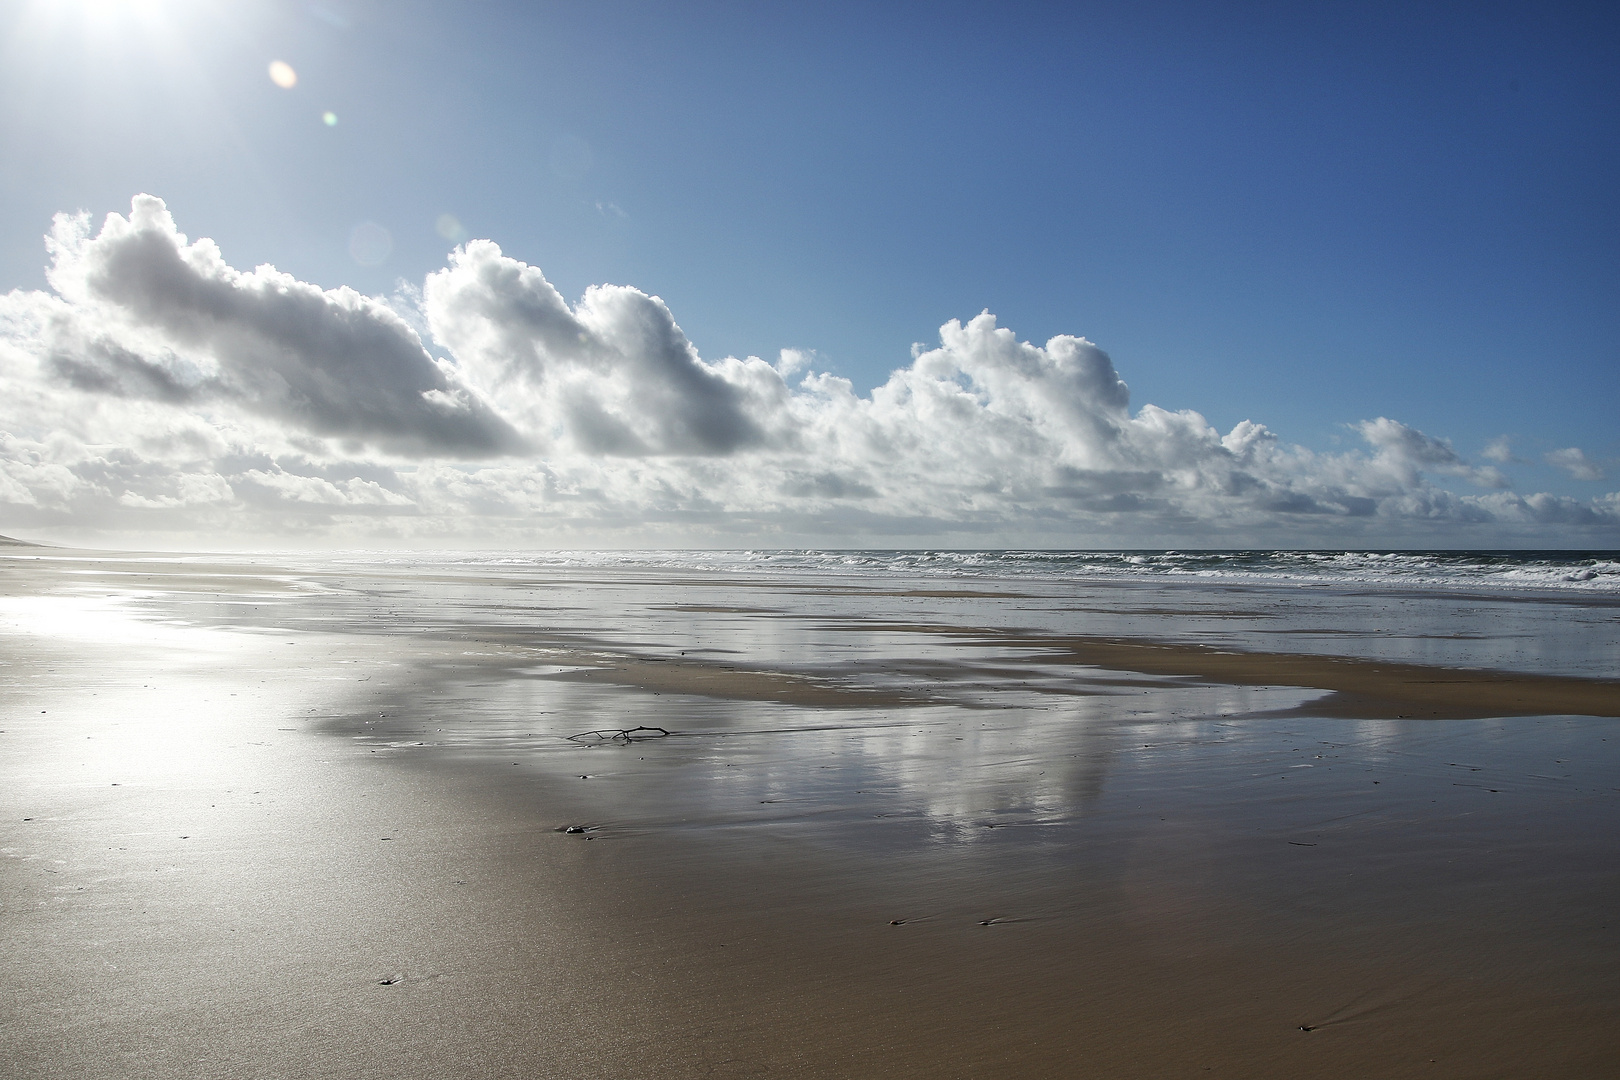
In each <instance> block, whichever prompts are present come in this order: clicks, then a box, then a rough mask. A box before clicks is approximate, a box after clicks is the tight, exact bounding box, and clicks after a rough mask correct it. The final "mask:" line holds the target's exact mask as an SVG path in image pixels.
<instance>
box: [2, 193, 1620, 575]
mask: <svg viewBox="0 0 1620 1080" xmlns="http://www.w3.org/2000/svg"><path fill="white" fill-rule="evenodd" d="M47 249H48V252H49V255H50V260H51V263H50V268H49V270H48V273H47V276H48V281H49V283H50V286H51V291H50V292H41V291H16V292H12V293H10V294H8V295H6V296H4V297H0V391H3V393H0V515H3V516H4V520H5V521H6V523H7V528H6V531H9V532H18V531H21V532H28V531H30V530H32V531H34V532H43V533H46V534H54V535H62V536H69V535H76V536H95V535H108V536H116V535H121V534H122V535H133V534H141V535H148V534H154V533H163V532H169V533H171V534H174V535H176V536H177V537H178V536H181V535H184V536H185V537H187V538H189V539H190V540H191V542H199V543H204V544H207V543H212V544H214V545H218V544H224V543H230V544H236V545H243V544H248V545H251V544H253V543H255V542H257V543H262V544H266V545H282V544H288V543H345V544H366V543H410V542H421V543H449V544H464V545H468V546H474V545H481V544H502V543H528V544H545V543H560V544H568V543H578V542H587V543H597V544H614V543H622V544H630V545H643V546H646V545H654V546H656V545H659V544H669V545H672V546H673V545H681V544H711V545H730V546H762V545H770V546H775V545H795V544H820V545H835V544H836V545H847V546H861V545H867V544H879V543H904V544H907V545H912V546H914V545H919V544H946V543H951V544H958V545H964V546H969V545H979V544H984V545H1007V546H1036V545H1041V546H1050V545H1057V546H1100V545H1113V544H1130V545H1141V546H1166V545H1174V546H1189V545H1192V544H1207V545H1209V546H1228V545H1232V544H1267V545H1288V544H1307V545H1308V544H1339V543H1346V544H1348V543H1356V544H1365V545H1397V544H1411V543H1433V544H1437V545H1438V544H1452V545H1454V546H1476V545H1478V544H1482V543H1487V542H1503V541H1504V540H1505V539H1509V538H1517V539H1518V540H1520V541H1532V542H1533V541H1536V540H1538V539H1539V540H1541V541H1543V542H1552V539H1553V538H1555V537H1556V538H1560V539H1561V540H1567V538H1568V537H1570V536H1571V535H1572V534H1571V531H1570V530H1575V531H1576V532H1577V533H1578V534H1579V535H1580V536H1582V537H1590V538H1591V540H1590V542H1593V543H1600V542H1613V541H1614V539H1615V537H1616V536H1617V535H1620V494H1610V495H1607V496H1604V497H1601V498H1598V499H1594V500H1587V501H1581V500H1576V499H1572V498H1569V497H1565V496H1554V495H1549V494H1533V495H1525V496H1521V495H1518V494H1515V493H1514V492H1512V491H1511V490H1509V481H1508V478H1507V477H1506V476H1505V475H1504V473H1503V472H1502V471H1501V470H1500V469H1498V468H1497V467H1496V466H1495V465H1473V464H1470V463H1469V462H1467V461H1465V460H1464V459H1463V458H1462V457H1461V456H1460V455H1459V454H1457V452H1456V451H1455V450H1454V449H1453V448H1452V447H1451V446H1450V444H1449V443H1447V442H1446V441H1444V440H1442V439H1437V438H1434V437H1432V436H1429V435H1426V434H1424V433H1423V432H1421V431H1418V430H1416V429H1414V428H1411V427H1409V426H1406V425H1404V424H1401V423H1399V422H1397V421H1395V420H1391V419H1388V418H1384V417H1379V418H1375V419H1372V420H1367V421H1364V422H1361V423H1359V424H1356V425H1353V430H1354V431H1355V433H1356V434H1357V435H1358V436H1359V437H1360V439H1361V441H1362V443H1363V447H1362V448H1360V449H1356V450H1352V451H1348V452H1344V453H1335V454H1319V453H1313V452H1312V451H1310V450H1307V449H1304V448H1301V447H1298V446H1291V445H1288V444H1285V443H1283V442H1282V441H1280V440H1279V439H1278V438H1277V437H1276V436H1275V435H1274V434H1273V433H1272V432H1270V431H1269V430H1267V429H1266V427H1265V426H1264V425H1262V424H1259V423H1254V422H1251V421H1244V422H1243V423H1241V424H1238V425H1237V426H1236V427H1235V428H1233V429H1232V430H1231V431H1229V432H1225V433H1221V432H1219V431H1217V430H1215V429H1214V428H1213V427H1211V426H1210V424H1209V423H1208V422H1207V421H1205V419H1204V418H1203V417H1202V416H1201V415H1199V414H1198V413H1196V412H1192V411H1180V412H1170V411H1167V410H1164V409H1161V408H1158V407H1156V406H1154V405H1143V406H1141V407H1140V408H1139V409H1136V410H1135V411H1132V408H1131V403H1130V393H1129V390H1128V388H1127V387H1126V384H1125V382H1124V381H1123V380H1122V379H1121V378H1120V376H1119V373H1118V372H1117V371H1116V370H1115V368H1114V365H1113V362H1112V361H1111V360H1110V358H1109V357H1108V355H1107V354H1106V353H1104V352H1103V351H1102V350H1101V349H1099V348H1098V347H1097V346H1096V345H1093V344H1092V343H1091V342H1089V341H1087V340H1085V339H1084V338H1081V337H1072V336H1068V335H1059V336H1057V337H1054V338H1052V339H1051V340H1049V341H1047V342H1046V343H1045V344H1044V345H1036V344H1032V343H1030V342H1025V341H1020V340H1018V338H1017V337H1016V335H1015V334H1014V333H1013V332H1012V331H1011V330H1009V329H1007V328H1004V327H1001V326H998V325H997V322H996V319H995V317H994V316H993V315H991V314H989V313H988V312H985V313H983V314H980V315H978V316H977V317H974V318H972V319H969V320H967V321H966V322H961V321H958V320H952V321H950V322H948V323H946V324H945V325H944V326H943V327H941V328H940V333H939V343H938V345H937V346H935V347H933V348H923V347H920V346H919V347H917V348H916V349H915V350H914V355H913V356H912V357H911V358H910V361H909V363H907V364H905V365H904V366H902V367H899V368H897V369H896V370H895V371H894V372H893V373H892V374H891V375H890V377H889V379H888V381H887V382H885V383H884V384H882V385H881V386H878V387H876V388H875V389H873V390H872V391H871V392H870V393H869V394H864V395H863V394H860V393H857V391H856V389H855V387H854V386H853V385H852V384H851V383H849V382H848V381H847V380H844V379H841V378H837V377H835V376H832V375H829V374H825V373H818V372H816V371H813V370H810V371H802V370H801V369H803V368H804V367H805V357H804V356H803V354H800V353H796V352H793V351H791V350H788V351H784V353H783V354H782V356H781V357H780V358H779V359H778V360H777V361H776V362H775V363H768V362H766V361H764V360H762V359H760V358H758V357H748V358H746V359H737V358H734V357H728V358H725V359H721V360H716V361H707V360H704V359H703V358H702V356H701V355H700V354H699V352H698V350H697V349H696V348H695V347H694V346H693V344H692V343H691V342H690V341H688V340H687V338H686V335H685V334H684V333H683V332H682V330H681V328H680V325H679V324H678V323H677V322H676V320H675V318H674V316H673V314H672V313H671V312H670V310H669V308H668V307H667V306H666V305H665V304H664V302H663V301H662V300H660V299H659V298H658V297H656V296H649V295H647V294H646V293H644V292H641V291H639V290H637V289H634V288H629V287H625V286H611V285H604V286H597V287H593V288H591V289H589V290H587V292H586V293H585V295H584V296H583V297H582V298H581V299H580V300H579V302H578V303H576V304H573V305H570V304H569V303H568V302H567V301H566V300H565V299H564V298H563V297H562V296H561V295H560V294H559V293H558V291H557V290H556V289H555V288H554V287H553V286H552V285H551V283H550V282H548V281H547V280H546V278H545V276H544V275H543V274H542V273H541V271H540V270H539V269H538V268H536V267H533V266H529V265H527V264H525V263H523V262H520V261H518V260H516V259H513V258H511V257H509V256H507V255H505V254H503V253H502V251H501V250H500V248H499V247H497V246H496V245H495V244H494V243H492V242H490V241H488V240H477V241H472V242H469V243H467V244H465V245H464V246H462V247H460V248H457V249H456V251H455V252H454V253H453V254H452V255H451V257H450V260H449V265H448V266H446V267H445V268H444V269H442V270H439V271H437V272H435V273H433V274H431V275H429V276H428V278H427V279H426V281H425V282H424V283H423V284H422V286H421V288H420V290H418V291H415V292H414V294H413V295H412V296H411V297H410V298H408V299H405V300H402V299H398V298H396V299H395V300H393V301H384V300H380V299H377V298H371V297H365V296H362V295H360V294H358V293H356V292H354V291H352V290H350V289H346V288H342V289H333V290H322V289H320V288H319V287H317V286H315V285H311V284H309V283H306V282H301V281H298V280H296V279H294V278H292V277H290V276H289V275H286V274H283V273H280V272H279V271H277V270H275V269H274V268H273V267H270V266H260V267H257V268H255V269H253V270H252V271H241V270H237V269H235V268H233V267H231V266H230V265H229V264H228V263H227V262H226V261H225V259H224V257H223V255H222V254H221V252H220V251H219V249H218V247H217V246H216V245H215V244H214V243H213V242H212V241H209V240H206V239H202V240H197V241H195V242H192V241H189V240H188V239H187V238H186V237H185V236H184V235H183V234H181V233H180V232H179V231H178V229H177V227H176V225H175V222H174V220H173V219H172V217H171V216H170V214H169V212H168V210H167V208H166V207H165V206H164V204H163V203H162V201H161V200H159V199H156V198H153V197H151V196H146V195H142V196H139V197H137V198H136V199H135V200H134V201H133V204H132V207H131V212H130V215H129V216H128V217H127V218H125V217H123V216H120V215H117V214H112V215H109V216H108V217H107V219H106V221H105V223H104V224H103V225H102V226H101V228H100V229H99V231H96V232H95V233H94V234H93V235H92V232H91V227H90V222H89V219H88V216H87V215H79V216H67V215H60V216H58V218H57V220H56V222H55V226H54V228H53V230H52V232H51V235H50V236H49V237H48V239H47ZM1486 456H1487V457H1490V458H1492V459H1493V460H1496V461H1499V462H1501V461H1505V460H1506V455H1500V454H1487V455H1486ZM1548 460H1549V461H1550V462H1551V463H1553V464H1555V465H1557V466H1559V467H1561V468H1564V469H1566V470H1567V471H1569V472H1570V473H1571V475H1573V476H1576V477H1578V478H1585V479H1594V478H1597V477H1599V476H1601V475H1602V474H1601V471H1600V470H1599V469H1598V468H1597V466H1595V465H1594V464H1592V463H1591V462H1590V461H1589V460H1588V459H1587V458H1586V457H1585V455H1584V454H1583V453H1582V452H1581V451H1580V450H1578V449H1574V448H1571V449H1567V450H1560V451H1557V452H1556V453H1555V454H1553V455H1551V456H1550V457H1549V459H1548ZM1448 485H1449V486H1448ZM1453 487H1457V488H1460V489H1461V490H1460V491H1454V490H1452V488H1453Z"/></svg>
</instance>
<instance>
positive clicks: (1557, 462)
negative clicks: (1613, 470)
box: [1543, 446, 1603, 480]
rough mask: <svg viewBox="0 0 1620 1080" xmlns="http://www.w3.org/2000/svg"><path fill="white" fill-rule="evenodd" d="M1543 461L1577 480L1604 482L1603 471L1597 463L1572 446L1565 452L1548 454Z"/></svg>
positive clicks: (1555, 451) (1557, 451)
mask: <svg viewBox="0 0 1620 1080" xmlns="http://www.w3.org/2000/svg"><path fill="white" fill-rule="evenodd" d="M1543 460H1544V461H1546V462H1547V464H1549V465H1553V466H1556V467H1557V468H1560V469H1563V470H1564V471H1565V472H1567V473H1569V475H1570V476H1572V477H1574V478H1575V479H1576V480H1602V479H1603V470H1602V469H1601V468H1599V467H1598V464H1597V462H1595V461H1593V460H1592V459H1590V458H1588V457H1587V456H1586V453H1585V452H1584V451H1582V450H1581V449H1580V448H1579V447H1575V446H1571V447H1567V448H1566V449H1563V450H1553V451H1550V452H1548V453H1547V454H1546V455H1545V456H1544V457H1543Z"/></svg>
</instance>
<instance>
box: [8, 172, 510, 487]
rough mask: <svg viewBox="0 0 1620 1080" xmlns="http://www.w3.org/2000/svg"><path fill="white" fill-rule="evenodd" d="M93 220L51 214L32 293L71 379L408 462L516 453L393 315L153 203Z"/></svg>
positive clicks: (49, 348)
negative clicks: (258, 418) (248, 417)
mask: <svg viewBox="0 0 1620 1080" xmlns="http://www.w3.org/2000/svg"><path fill="white" fill-rule="evenodd" d="M88 224H89V222H88V218H87V217H86V216H84V215H80V216H77V217H69V216H66V215H59V216H58V217H57V219H56V226H55V228H54V229H53V230H52V233H51V237H50V240H49V244H48V247H49V250H50V252H51V256H52V266H51V268H50V270H49V271H48V274H47V277H48V279H49V281H50V283H51V286H52V287H53V288H54V289H55V290H56V292H57V296H56V297H54V298H48V297H43V296H36V297H34V298H32V299H33V300H34V303H33V305H32V308H33V310H32V311H31V312H27V313H26V314H25V315H24V317H25V318H27V317H28V316H31V322H32V323H33V326H32V329H33V330H34V333H35V335H37V336H36V338H35V344H34V349H35V351H36V352H37V354H38V355H39V356H40V358H41V359H42V361H43V362H44V365H45V370H46V372H47V373H48V374H49V375H50V376H52V377H53V378H54V379H55V380H56V381H58V382H59V383H60V384H62V385H63V386H66V387H71V388H73V389H75V390H79V391H84V392H87V393H90V394H102V395H108V396H111V397H117V398H144V399H149V400H154V401H160V402H163V403H166V404H170V405H197V404H206V403H223V404H229V405H232V406H235V407H237V408H240V409H242V410H243V411H245V412H248V413H254V414H259V415H262V416H266V417H271V418H274V419H276V420H279V421H281V422H284V423H287V424H291V425H293V426H295V427H297V428H300V429H303V430H305V431H308V432H310V433H312V434H316V435H328V436H347V437H351V438H354V439H358V440H362V441H365V442H369V443H372V444H374V445H377V446H379V447H383V448H387V449H390V450H394V451H397V452H401V453H410V454H422V455H428V454H462V455H472V456H488V455H491V454H495V453H500V452H503V451H510V450H515V449H517V448H519V447H520V446H521V445H522V440H521V439H520V438H519V437H518V436H517V433H516V432H515V431H514V430H513V429H512V428H511V427H510V426H508V425H507V424H506V423H505V422H504V421H502V420H501V419H500V418H499V417H498V416H497V415H496V414H495V413H494V412H493V411H492V410H490V409H489V407H488V406H487V405H485V404H484V403H483V402H482V400H480V399H479V398H477V397H476V396H475V395H473V394H471V393H469V392H468V391H467V390H466V389H465V388H464V387H462V386H460V385H459V384H458V383H457V381H456V380H455V378H454V373H453V372H451V371H447V370H445V369H444V368H442V367H441V366H440V365H439V364H437V363H435V361H434V360H433V358H432V356H431V355H429V353H428V352H427V350H426V349H425V348H423V346H422V343H421V341H420V340H419V339H418V338H417V336H416V334H415V333H414V332H413V331H412V330H411V329H410V327H409V326H407V325H406V323H405V322H404V320H402V319H401V318H400V317H399V316H398V315H397V314H395V313H394V312H393V311H392V310H390V309H389V308H388V307H387V306H385V305H383V304H381V303H378V302H377V301H374V300H371V299H369V298H367V297H364V296H361V295H360V294H359V293H356V292H354V291H353V290H352V289H347V288H343V289H334V290H331V291H324V290H322V289H320V288H318V287H316V286H314V285H310V284H307V283H305V282H301V281H297V280H295V279H293V278H292V277H290V276H289V275H287V274H282V273H279V272H277V271H276V270H275V269H274V268H273V267H269V266H261V267H258V268H257V269H255V270H253V271H251V272H248V273H244V272H242V271H239V270H235V269H233V268H232V267H230V266H229V265H227V264H226V263H225V260H224V258H223V256H222V255H221V254H220V251H219V248H218V247H217V246H215V244H214V243H213V241H211V240H198V241H197V242H196V243H188V242H187V240H186V237H185V236H184V235H182V234H181V233H180V232H179V230H178V229H176V227H175V223H174V219H173V218H172V217H171V216H170V215H169V211H168V208H167V207H165V206H164V204H163V202H162V200H160V199H156V198H153V197H151V196H149V195H142V196H138V197H137V198H136V199H135V200H134V202H133V204H132V206H131V209H130V216H129V217H128V218H123V217H120V216H119V215H117V214H112V215H109V216H108V218H107V220H106V223H105V224H104V225H103V226H102V228H101V231H100V232H99V233H98V234H97V235H96V236H94V237H91V236H90V234H89V228H88ZM15 306H17V307H19V308H26V307H27V306H28V305H27V304H26V303H19V304H17V305H15Z"/></svg>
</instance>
